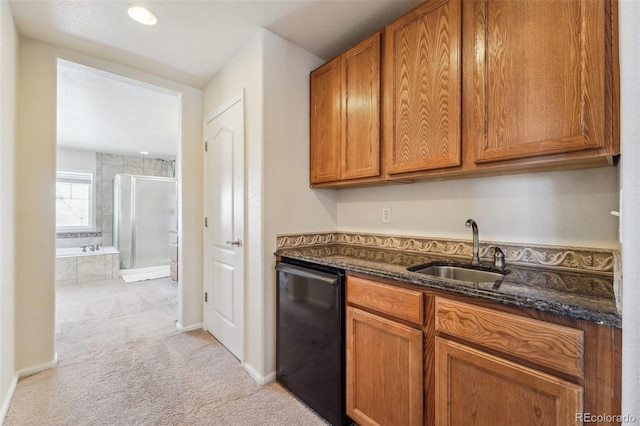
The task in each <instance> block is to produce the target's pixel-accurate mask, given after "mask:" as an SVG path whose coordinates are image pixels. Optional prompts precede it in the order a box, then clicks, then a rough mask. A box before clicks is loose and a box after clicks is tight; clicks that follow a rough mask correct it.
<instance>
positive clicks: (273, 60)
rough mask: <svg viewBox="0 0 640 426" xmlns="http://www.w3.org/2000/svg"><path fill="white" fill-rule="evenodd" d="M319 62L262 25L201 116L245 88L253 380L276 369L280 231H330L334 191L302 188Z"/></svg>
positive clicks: (208, 94)
mask: <svg viewBox="0 0 640 426" xmlns="http://www.w3.org/2000/svg"><path fill="white" fill-rule="evenodd" d="M321 62H322V61H321V60H320V59H319V58H317V57H315V56H313V55H311V54H309V53H308V52H306V51H304V50H302V49H300V48H299V47H297V46H295V45H293V44H291V43H289V42H287V41H285V40H283V39H281V38H280V37H278V36H276V35H274V34H272V33H270V32H269V31H267V30H260V31H259V32H258V33H257V34H256V35H255V36H254V37H253V38H252V40H251V41H250V42H249V43H248V44H247V45H246V46H245V47H244V48H243V49H242V51H241V52H239V53H238V54H237V55H236V56H235V57H234V59H233V60H231V61H230V62H229V63H228V64H227V65H226V66H225V67H224V69H223V70H222V71H220V72H219V73H218V74H217V75H216V76H215V77H214V78H213V80H212V81H211V82H210V83H209V84H208V85H207V87H206V89H205V95H204V113H205V117H208V116H209V115H210V114H211V113H212V112H213V111H214V110H215V109H216V108H217V107H218V106H219V105H221V104H222V103H224V102H225V101H226V100H227V99H229V98H230V97H231V96H232V95H234V94H235V93H237V92H238V91H239V90H241V89H243V88H244V89H245V102H246V104H245V111H246V116H245V137H246V141H245V143H246V145H245V146H246V149H245V153H246V162H245V164H246V194H245V197H246V200H245V203H246V209H245V215H246V219H245V226H246V231H245V245H244V247H245V259H251V261H250V262H246V266H245V294H246V301H245V324H246V330H245V354H244V359H243V360H242V361H243V362H244V364H245V368H247V370H248V371H249V372H250V373H251V374H252V376H253V377H254V379H256V380H257V381H258V382H264V381H268V380H270V379H273V378H274V377H275V376H274V372H275V370H274V369H275V334H274V333H275V293H274V290H275V282H274V271H273V267H274V266H275V262H274V257H273V252H274V250H275V235H276V234H278V233H288V232H304V231H308V230H315V231H322V230H335V228H336V208H335V197H336V194H335V192H334V191H321V190H317V191H312V190H310V189H309V188H308V179H309V177H308V174H309V172H308V164H309V151H308V149H309V133H308V126H309V99H308V93H309V83H308V81H309V80H308V79H309V76H308V74H309V71H310V70H312V69H313V68H315V67H316V66H318V65H319V64H320V63H321Z"/></svg>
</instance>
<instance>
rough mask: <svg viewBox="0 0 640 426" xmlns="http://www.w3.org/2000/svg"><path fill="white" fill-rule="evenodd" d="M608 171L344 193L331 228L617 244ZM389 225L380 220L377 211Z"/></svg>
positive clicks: (613, 180) (614, 187)
mask: <svg viewBox="0 0 640 426" xmlns="http://www.w3.org/2000/svg"><path fill="white" fill-rule="evenodd" d="M618 204H619V203H618V178H617V169H616V168H615V167H605V168H596V169H585V170H573V171H561V172H543V173H525V174H514V175H506V176H491V177H484V178H472V179H452V180H445V181H433V182H419V183H412V184H402V185H394V186H388V187H376V188H362V189H345V190H340V191H339V196H338V228H339V229H340V230H344V231H347V230H348V231H361V232H373V233H384V234H398V235H421V236H429V237H445V238H461V239H471V231H470V230H469V229H467V228H465V226H464V223H465V221H466V220H467V219H469V218H473V219H475V220H476V222H477V223H478V228H479V234H480V240H481V241H482V240H489V241H502V242H519V243H535V244H550V245H567V246H578V247H602V248H617V247H618V225H619V224H618V218H617V217H616V216H612V215H611V211H613V210H615V211H617V210H619V205H618ZM383 207H390V208H391V223H389V224H383V223H382V208H383Z"/></svg>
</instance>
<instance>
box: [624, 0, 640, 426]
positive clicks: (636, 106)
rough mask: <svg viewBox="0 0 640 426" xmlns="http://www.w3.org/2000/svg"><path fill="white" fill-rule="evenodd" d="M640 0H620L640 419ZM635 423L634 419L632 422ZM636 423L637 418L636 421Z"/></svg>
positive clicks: (630, 320)
mask: <svg viewBox="0 0 640 426" xmlns="http://www.w3.org/2000/svg"><path fill="white" fill-rule="evenodd" d="M639 22H640V3H639V2H636V1H631V0H625V1H621V2H620V89H621V90H620V92H621V99H620V101H621V102H620V104H621V112H622V117H621V120H620V121H621V126H620V127H621V144H622V147H621V149H622V160H621V170H620V186H621V188H622V193H621V199H622V209H621V213H622V216H621V222H622V223H621V225H622V236H621V241H620V242H621V245H622V276H623V284H622V286H623V291H622V294H623V298H622V310H623V316H622V414H623V415H625V414H631V415H634V416H635V418H636V421H637V420H638V419H640V357H638V353H639V352H640V328H638V324H639V323H640V262H638V259H640V167H638V166H639V165H640V120H638V111H640V80H638V70H639V69H640V32H638V23H639ZM629 423H631V422H629ZM633 423H635V421H634V422H633Z"/></svg>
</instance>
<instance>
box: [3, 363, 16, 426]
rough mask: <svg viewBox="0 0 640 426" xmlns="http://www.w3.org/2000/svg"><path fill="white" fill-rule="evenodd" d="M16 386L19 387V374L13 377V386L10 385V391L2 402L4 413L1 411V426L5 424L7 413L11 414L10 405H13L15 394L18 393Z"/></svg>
mask: <svg viewBox="0 0 640 426" xmlns="http://www.w3.org/2000/svg"><path fill="white" fill-rule="evenodd" d="M16 386H18V375H17V374H15V375H14V376H13V380H11V384H10V385H9V391H8V392H7V394H6V395H5V397H4V401H2V411H0V425H3V424H4V419H5V418H6V417H7V413H9V405H11V400H12V399H13V394H14V393H15V391H16Z"/></svg>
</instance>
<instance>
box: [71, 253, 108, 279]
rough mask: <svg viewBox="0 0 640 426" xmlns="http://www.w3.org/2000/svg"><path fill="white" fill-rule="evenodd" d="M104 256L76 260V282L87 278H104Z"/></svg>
mask: <svg viewBox="0 0 640 426" xmlns="http://www.w3.org/2000/svg"><path fill="white" fill-rule="evenodd" d="M104 258H105V256H104V255H94V256H81V257H79V258H78V281H80V280H84V279H85V278H88V277H96V276H101V277H102V278H103V279H104V277H105V259H104Z"/></svg>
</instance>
